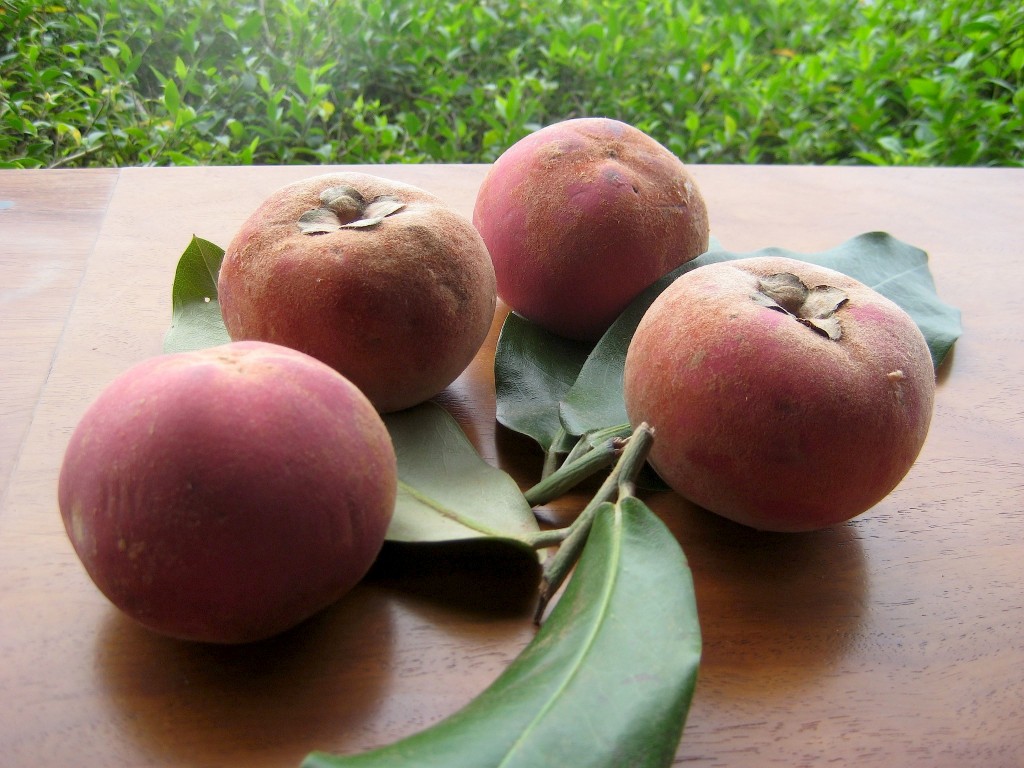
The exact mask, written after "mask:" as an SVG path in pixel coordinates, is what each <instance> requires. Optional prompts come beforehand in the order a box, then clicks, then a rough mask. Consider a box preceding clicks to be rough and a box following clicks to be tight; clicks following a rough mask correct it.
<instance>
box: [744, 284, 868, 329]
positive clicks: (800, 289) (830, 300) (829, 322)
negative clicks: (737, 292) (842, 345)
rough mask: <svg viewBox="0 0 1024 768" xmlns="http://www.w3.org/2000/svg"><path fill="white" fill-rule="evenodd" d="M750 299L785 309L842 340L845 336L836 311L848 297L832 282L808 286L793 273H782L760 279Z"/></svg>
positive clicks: (780, 309)
mask: <svg viewBox="0 0 1024 768" xmlns="http://www.w3.org/2000/svg"><path fill="white" fill-rule="evenodd" d="M751 298H753V300H754V301H755V302H757V303H758V304H760V305H762V306H765V307H767V308H768V309H773V310H775V311H776V312H783V313H785V314H787V315H790V316H791V317H793V318H794V319H795V320H796V321H797V322H799V323H802V324H803V325H806V326H807V327H808V328H810V329H811V330H813V331H816V332H817V333H820V334H821V335H822V336H827V337H828V338H830V339H832V341H839V339H840V338H841V337H842V335H843V329H842V326H841V325H840V323H839V318H838V317H836V316H835V313H836V310H837V309H839V307H841V306H842V305H843V304H845V303H846V302H847V301H848V300H849V299H848V297H847V295H846V293H845V292H844V291H841V290H840V289H838V288H835V287H833V286H831V285H817V286H815V287H814V288H808V287H807V286H806V285H805V284H804V282H803V281H802V280H801V279H800V278H799V277H797V276H796V275H794V274H792V273H791V272H779V273H778V274H775V275H769V276H768V277H763V278H761V280H759V281H758V291H757V293H755V294H754V295H753V296H752V297H751Z"/></svg>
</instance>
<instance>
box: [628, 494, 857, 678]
mask: <svg viewBox="0 0 1024 768" xmlns="http://www.w3.org/2000/svg"><path fill="white" fill-rule="evenodd" d="M647 501H648V503H649V505H650V506H651V508H652V509H654V510H655V511H656V512H658V514H659V515H660V516H661V517H662V519H663V520H664V521H665V522H666V523H667V524H668V526H669V528H670V529H671V530H672V531H673V533H674V534H675V535H676V537H677V538H678V539H679V541H680V543H681V544H682V547H683V550H684V552H685V553H686V556H687V559H688V561H689V564H690V568H691V570H692V572H693V577H694V587H695V590H696V594H697V607H698V611H699V614H700V622H701V631H702V635H703V639H704V652H703V658H702V663H701V685H700V688H701V690H702V691H703V695H705V696H714V695H716V694H717V695H723V696H725V695H728V696H750V695H756V696H760V697H764V696H766V695H767V696H772V695H786V694H787V693H791V692H792V691H793V690H794V689H795V688H799V687H801V686H803V685H805V684H807V683H810V682H812V681H813V680H814V679H815V678H817V677H818V676H820V675H822V674H827V673H828V671H829V670H830V669H832V668H834V666H835V665H836V664H837V663H838V662H839V661H840V660H841V659H842V658H843V656H844V655H845V654H846V653H847V652H848V651H849V650H851V649H852V648H853V647H854V645H855V644H856V643H857V641H858V638H859V637H860V635H861V633H862V624H863V621H864V619H865V618H866V615H867V611H868V607H867V601H868V599H869V596H868V593H869V589H868V576H867V573H866V566H865V555H864V549H863V546H862V544H861V541H860V539H859V538H858V537H857V532H856V528H855V527H854V526H852V525H850V524H844V525H838V526H834V527H831V528H827V529H824V530H820V531H811V532H806V533H770V532H764V531H757V530H754V529H753V528H748V527H746V526H743V525H739V524H737V523H733V522H731V521H729V520H726V519H725V518H722V517H720V516H718V515H714V514H711V513H710V512H707V511H706V510H703V509H700V508H699V507H696V506H694V505H692V504H689V503H688V502H685V501H683V500H682V499H681V498H680V497H678V496H676V495H675V494H672V493H670V492H666V493H659V494H653V495H652V496H651V497H650V498H648V499H647Z"/></svg>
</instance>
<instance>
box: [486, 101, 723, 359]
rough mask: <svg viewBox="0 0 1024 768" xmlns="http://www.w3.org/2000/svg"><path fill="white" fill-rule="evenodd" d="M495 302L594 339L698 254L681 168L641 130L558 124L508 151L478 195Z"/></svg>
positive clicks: (699, 209) (701, 244) (702, 223)
mask: <svg viewBox="0 0 1024 768" xmlns="http://www.w3.org/2000/svg"><path fill="white" fill-rule="evenodd" d="M473 223H474V224H475V225H476V227H477V229H479V230H480V233H481V234H482V235H483V238H484V242H485V243H486V244H487V248H488V250H489V251H490V254H491V259H492V261H493V262H494V269H495V273H496V275H497V280H498V295H499V296H500V297H501V299H502V300H503V301H504V302H505V303H506V304H508V305H509V306H510V307H511V308H512V309H514V310H515V311H516V312H518V313H519V314H521V315H523V316H524V317H526V318H527V319H529V320H531V321H533V322H535V323H537V324H538V325H540V326H542V327H544V328H546V329H547V330H549V331H551V332H553V333H556V334H558V335H560V336H564V337H567V338H571V339H578V340H584V341H594V340H596V339H598V338H599V337H600V336H601V334H603V333H604V331H605V330H607V328H608V326H609V325H611V323H612V322H613V321H614V320H615V318H617V317H618V316H619V314H620V313H621V312H622V310H624V309H625V308H626V306H627V305H628V304H629V303H630V301H631V300H632V299H633V298H635V297H636V296H637V294H639V293H640V292H641V291H643V289H644V288H646V287H647V286H648V285H650V284H651V283H653V282H654V281H655V280H657V279H658V278H660V277H661V276H662V275H664V274H666V273H668V272H671V271H672V270H673V269H675V268H676V267H678V266H679V265H681V264H683V263H685V262H687V261H689V260H690V259H692V258H694V257H696V256H698V255H700V254H701V253H704V252H705V251H706V250H707V248H708V231H709V230H708V227H709V225H708V213H707V207H706V206H705V203H704V199H703V197H702V196H701V193H700V190H699V189H698V188H697V185H696V183H695V182H694V180H693V178H692V177H691V176H690V174H689V172H688V171H687V169H686V167H685V166H684V165H683V163H682V161H680V160H679V159H678V158H677V157H676V156H675V155H673V154H672V153H671V152H670V151H669V150H668V149H666V148H665V147H664V146H662V145H661V144H659V143H658V142H657V141H655V140H654V139H653V138H651V137H650V136H648V135H647V134H646V133H644V132H643V131H640V130H638V129H637V128H634V127H632V126H630V125H627V124H626V123H622V122H619V121H617V120H611V119H607V118H599V117H589V118H578V119H573V120H566V121H563V122H560V123H555V124H553V125H549V126H547V127H545V128H542V129H540V130H539V131H536V132H534V133H532V134H530V135H528V136H526V137H525V138H523V139H521V140H520V141H519V142H517V143H516V144H514V145H512V146H511V147H510V148H509V149H508V150H506V151H505V152H504V153H503V154H502V155H501V156H500V157H499V158H498V159H497V160H496V161H495V162H494V164H493V165H492V166H491V168H490V169H489V170H488V172H487V175H486V176H485V177H484V180H483V182H482V184H481V186H480V189H479V191H478V193H477V199H476V205H475V207H474V211H473Z"/></svg>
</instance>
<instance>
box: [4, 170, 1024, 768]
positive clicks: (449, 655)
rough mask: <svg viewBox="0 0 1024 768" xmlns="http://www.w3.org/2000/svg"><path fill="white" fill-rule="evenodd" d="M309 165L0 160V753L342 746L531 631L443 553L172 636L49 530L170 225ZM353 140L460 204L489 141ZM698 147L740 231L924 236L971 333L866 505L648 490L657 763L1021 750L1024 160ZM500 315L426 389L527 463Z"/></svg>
mask: <svg viewBox="0 0 1024 768" xmlns="http://www.w3.org/2000/svg"><path fill="white" fill-rule="evenodd" d="M323 170H326V169H322V168H309V167H305V168H303V167H269V168H212V167H211V168H181V169H136V168H129V169H123V170H114V169H110V170H88V171H86V170H82V171H0V371H2V373H0V764H3V765H4V766H18V767H20V766H34V767H36V768H41V767H43V766H71V765H76V766H102V767H103V768H113V767H114V766H243V765H244V766H246V767H247V768H254V767H255V766H288V765H296V764H297V763H298V762H299V761H300V760H301V758H302V757H303V756H304V755H305V754H306V753H307V752H308V751H310V750H311V749H314V748H316V749H327V750H334V751H357V750H362V749H365V748H368V747H371V746H374V745H378V744H382V743H385V742H388V741H391V740H394V739H395V738H397V737H400V736H402V735H405V734H408V733H411V732H413V731H416V730H419V729H421V728H423V727H424V726H427V725H429V724H431V723H433V722H435V721H437V720H438V719H440V718H442V717H444V716H445V715H447V714H449V713H451V712H453V711H454V710H456V709H458V708H459V707H461V706H462V705H463V704H465V703H466V702H468V701H469V700H470V699H471V698H472V697H473V696H474V695H475V694H476V693H478V692H479V691H481V690H482V689H483V688H484V687H486V686H487V685H488V683H489V682H490V681H491V680H492V679H493V678H494V677H495V676H496V675H497V674H498V673H499V672H500V671H501V670H502V669H503V668H504V667H505V665H506V664H507V663H508V662H509V660H510V659H511V658H513V657H514V656H515V655H516V654H517V653H518V651H519V650H520V649H521V648H522V647H523V646H524V645H525V644H526V643H527V642H528V641H529V639H530V637H531V636H532V632H533V628H532V626H531V621H530V610H531V607H532V606H529V605H521V604H513V605H508V604H502V603H501V602H500V601H495V602H494V603H493V605H490V607H487V603H488V600H486V599H485V600H476V599H472V595H471V594H470V593H471V592H472V590H473V588H474V586H476V585H474V584H466V583H463V584H459V583H458V580H457V579H456V580H454V583H453V580H451V579H445V580H426V581H425V582H424V583H422V584H421V583H415V584H408V583H397V584H396V583H394V582H393V581H370V582H367V583H364V584H363V585H361V586H360V587H359V588H357V589H356V591H355V592H353V593H352V594H351V595H350V596H348V597H347V598H345V599H344V600H342V601H341V603H339V604H338V605H337V606H335V607H334V608H332V609H330V610H328V611H327V612H326V613H325V614H323V615H321V616H319V617H317V618H316V619H314V620H313V621H311V622H310V623H308V624H306V625H304V626H303V627H302V628H300V629H299V630H297V631H294V632H291V633H288V634H286V635H284V636H282V637H279V638H277V639H274V640H271V641H269V642H266V643H262V644H258V645H254V646H248V647H236V648H217V647H205V646H200V645H190V644H186V643H180V642H175V641H172V640H168V639H164V638H161V637H158V636H155V635H152V634H150V633H149V632H147V631H145V630H143V629H140V628H139V627H137V626H136V625H134V624H133V623H132V622H130V621H129V620H127V619H125V618H123V617H122V616H121V615H120V614H119V613H118V612H117V611H116V610H115V609H113V608H112V607H110V605H109V604H108V603H107V602H106V601H105V599H104V598H103V597H102V596H101V595H100V593H99V592H98V591H97V590H96V589H95V588H94V587H93V585H92V583H91V582H90V581H89V580H88V578H87V577H86V575H85V573H84V571H83V569H82V568H81V566H80V565H79V562H78V560H77V559H76V557H75V555H74V553H73V552H72V550H71V547H70V545H69V543H68V540H67V538H66V536H65V533H64V530H63V527H62V525H61V521H60V515H59V513H58V510H57V505H56V495H55V488H56V478H57V472H58V469H59V466H60V462H61V457H62V453H63V450H64V446H65V444H66V441H67V439H68V437H69V435H70V432H71V430H72V429H73V427H74V426H75V424H76V422H77V420H78V418H79V416H80V415H81V414H82V412H83V411H84V409H85V408H86V406H87V405H88V403H89V402H90V401H91V399H92V398H93V397H94V396H96V395H97V394H98V393H99V391H100V390H101V389H102V388H103V387H104V386H105V385H106V384H107V383H108V382H109V381H110V380H111V379H113V378H114V377H115V376H116V375H117V374H119V373H120V372H122V371H124V370H125V369H126V368H128V367H129V366H131V365H132V364H134V363H136V362H137V361H140V360H142V359H143V358H146V357H147V356H150V355H154V354H157V353H159V352H160V345H161V337H162V335H163V332H164V330H165V329H166V327H167V325H168V320H169V313H170V286H171V280H172V277H173V272H174V266H175V264H176V261H177V259H178V257H179V255H180V254H181V252H182V250H183V249H184V247H185V245H186V244H187V243H188V241H189V238H190V237H191V235H192V234H193V233H195V234H198V235H200V236H202V237H205V238H207V239H209V240H212V241H214V242H218V243H221V244H225V245H226V243H227V241H228V240H229V239H230V237H231V235H232V234H233V233H234V231H235V229H236V228H237V227H238V226H239V224H240V223H241V222H242V220H243V219H244V218H245V217H246V216H247V215H248V213H249V212H250V211H251V210H252V209H253V208H254V207H255V206H256V205H257V204H258V203H259V202H260V201H261V200H262V199H263V198H264V197H265V196H266V195H267V194H268V193H270V192H271V191H272V190H274V189H275V188H277V187H278V186H280V185H281V184H284V183H286V182H289V181H292V180H295V179H299V178H302V177H305V176H308V175H312V174H314V173H319V172H321V171H323ZM363 170H369V171H371V172H373V173H377V174H379V175H382V176H388V177H393V178H396V179H401V180H404V181H408V182H412V183H414V184H417V185H419V186H422V187H424V188H426V189H428V190H431V191H433V192H435V193H436V194H438V195H440V196H441V197H442V198H444V199H446V200H447V201H449V202H450V203H451V204H452V205H454V206H455V207H456V208H458V209H459V210H461V211H462V212H464V213H465V214H467V215H468V214H469V213H470V211H471V210H472V204H473V200H474V195H475V192H476V189H477V186H478V184H479V182H480V180H481V178H482V176H483V173H484V171H485V168H484V167H482V166H389V167H377V168H369V169H367V168H364V169H363ZM693 172H694V174H695V176H696V177H697V180H698V182H699V184H700V186H701V188H702V189H703V191H704V194H705V196H706V198H707V201H708V205H709V209H710V211H711V218H712V229H713V232H714V234H715V235H716V236H717V237H718V239H719V240H720V241H721V242H722V243H723V244H724V245H725V246H726V247H728V248H730V249H733V250H751V249H755V248H759V247H762V246H767V245H780V246H783V247H787V248H791V249H795V250H802V251H810V250H817V249H824V248H827V247H830V246H833V245H837V244H839V243H840V242H842V241H844V240H846V239H847V238H849V237H851V236H853V235H856V234H859V233H861V232H865V231H870V230H885V231H888V232H890V233H891V234H893V235H895V236H896V237H898V238H900V239H902V240H905V241H907V242H910V243H912V244H914V245H917V246H919V247H921V248H924V249H925V250H927V251H928V252H929V253H930V256H931V266H932V271H933V273H934V275H935V277H936V281H937V284H938V289H939V293H940V295H941V297H942V298H943V299H945V300H946V301H948V302H950V303H952V304H954V305H955V306H958V307H960V308H961V309H962V310H963V313H964V335H963V337H962V338H961V340H960V341H959V342H958V343H957V345H956V348H955V351H954V353H953V354H952V355H951V356H950V357H949V358H948V359H947V361H946V363H945V365H944V366H943V367H942V369H941V371H940V374H939V389H938V396H937V402H936V411H935V418H934V421H933V425H932V431H931V434H930V436H929V438H928V441H927V444H926V445H925V447H924V451H923V453H922V455H921V457H920V459H919V461H918V462H917V464H916V465H915V467H914V469H913V470H912V471H911V473H910V474H909V476H908V477H907V478H906V479H905V480H904V482H903V483H902V484H901V485H900V486H899V487H898V488H897V489H896V491H895V492H893V493H892V494H891V495H890V496H889V497H888V498H887V499H885V500H884V501H883V502H882V503H880V504H879V505H878V506H877V507H875V508H874V509H872V510H870V511H869V512H868V513H866V514H865V515H863V516H862V517H861V518H859V519H857V520H855V521H853V522H851V523H848V524H846V525H842V526H839V527H836V528H833V529H829V530H826V531H822V532H819V533H814V534H807V535H764V534H758V533H755V532H753V531H749V530H746V529H743V528H740V527H738V526H735V525H732V524H729V523H726V522H724V521H721V520H719V519H716V518H713V517H712V516H710V515H708V514H706V513H703V512H701V511H699V510H695V509H693V508H692V507H689V506H688V505H686V504H685V503H683V502H682V501H681V500H679V499H678V498H677V497H675V496H673V495H671V494H661V495H658V496H655V497H652V498H651V500H650V501H651V505H652V507H654V508H655V509H656V510H657V511H658V513H659V514H660V515H661V516H662V517H663V518H664V519H665V520H666V521H667V522H668V524H669V525H670V527H671V528H672V530H673V531H674V532H675V533H676V534H677V535H678V537H679V539H680V541H681V542H682V544H683V547H684V549H685V551H686V553H687V555H688V557H689V559H690V562H691V565H692V567H693V570H694V573H695V579H696V586H697V597H698V604H699V607H700V612H701V620H702V626H703V632H704V638H705V651H704V661H703V665H702V668H701V679H700V683H699V686H698V691H697V695H696V698H695V700H694V705H693V709H692V712H691V716H690V720H689V722H688V724H687V729H686V733H685V736H684V739H683V743H682V744H681V746H680V748H679V753H678V756H679V759H678V762H679V763H680V764H693V765H700V766H788V767H790V768H791V767H792V766H802V765H808V766H814V765H825V764H829V765H833V764H837V765H858V766H908V765H921V766H933V767H934V766H974V765H985V766H989V767H994V766H1006V767H1009V766H1018V767H1019V766H1022V765H1024V464H1022V456H1024V405H1022V403H1024V345H1022V339H1024V336H1022V331H1021V329H1022V327H1024V303H1022V298H1021V297H1022V295H1024V292H1022V288H1024V280H1022V275H1024V267H1022V256H1024V253H1022V243H1024V224H1022V222H1024V217H1022V211H1024V207H1022V206H1024V171H1021V170H980V169H978V170H967V169H896V168H894V169H866V168H842V169H840V168H805V167H715V166H706V167H696V168H693ZM500 319H501V311H499V314H498V316H497V317H496V319H495V326H494V328H495V330H496V329H497V327H498V322H499V321H500ZM494 340H495V337H494V334H493V333H492V336H491V338H490V339H489V340H488V342H487V344H486V345H485V347H484V349H483V350H482V351H481V353H480V355H479V356H478V359H477V360H476V361H475V362H474V363H473V365H472V366H471V367H470V369H469V370H467V372H466V373H465V374H464V375H463V377H462V378H460V379H459V381H457V382H456V383H455V384H454V385H453V386H452V387H451V391H450V392H449V394H448V395H447V402H448V403H449V404H452V405H453V407H454V408H455V410H457V412H458V415H459V418H460V419H461V420H462V421H463V423H464V424H465V425H466V426H467V428H468V429H469V431H470V434H472V435H473V438H474V440H475V442H476V444H477V446H478V447H479V449H480V451H481V453H482V454H483V456H484V457H485V458H486V459H488V460H489V461H492V462H495V463H497V464H499V465H501V466H502V467H504V468H506V469H507V470H509V471H510V472H511V473H512V474H513V476H515V477H516V478H517V479H519V480H520V481H521V482H523V483H527V482H529V481H531V480H532V479H534V478H535V477H536V474H537V472H538V471H539V462H540V457H539V455H538V454H537V453H536V452H534V451H533V449H532V447H531V445H530V444H528V443H527V442H525V441H524V440H523V439H520V438H518V437H517V436H515V435H511V434H509V433H508V432H506V431H504V430H503V429H498V428H496V426H495V422H494V396H493V378H492V373H491V364H492V356H493V347H494ZM560 503H562V504H566V505H569V506H571V505H572V504H573V503H575V500H574V499H572V498H570V499H568V500H566V501H564V502H560ZM554 512H555V513H556V514H557V513H558V512H559V509H557V508H556V509H555V510H554ZM655 598H656V596H652V599H655Z"/></svg>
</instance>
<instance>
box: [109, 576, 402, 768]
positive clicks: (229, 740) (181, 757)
mask: <svg viewBox="0 0 1024 768" xmlns="http://www.w3.org/2000/svg"><path fill="white" fill-rule="evenodd" d="M392 610H393V608H392V606H391V601H390V600H389V599H388V598H387V596H386V594H384V591H383V590H380V589H377V588H374V587H372V586H360V587H357V588H356V589H355V590H353V591H352V592H351V593H349V595H347V596H346V597H345V598H343V599H342V600H341V601H339V603H337V604H335V605H334V606H332V607H330V608H328V609H327V610H326V611H323V612H322V613H320V614H318V615H317V616H314V617H313V618H312V619H310V620H308V621H306V622H304V623H303V624H301V625H300V626H298V627H296V628H295V629H292V630H290V631H288V632H285V633H284V634H282V635H279V636H277V637H274V638H271V639H269V640H265V641H262V642H257V643H251V644H247V645H238V646H219V645H208V644H202V643H190V642H183V641H177V640H173V639H170V638H166V637H162V636H160V635H157V634H154V633H152V632H150V631H149V630H147V629H145V628H143V627H141V626H139V625H137V624H135V623H134V622H132V621H131V620H129V619H127V618H125V617H124V616H122V615H121V614H120V613H118V612H117V611H115V610H114V609H111V611H110V617H109V619H108V620H107V622H106V623H105V624H104V626H103V628H102V631H101V632H100V634H99V636H98V638H97V642H96V646H95V671H96V675H97V680H98V687H99V688H100V690H102V691H104V694H105V696H104V699H105V701H106V702H107V703H108V705H109V706H110V708H111V709H112V710H113V711H112V716H113V719H114V725H115V728H116V730H117V731H118V732H120V733H123V734H125V735H127V736H130V737H131V738H132V739H134V740H135V741H136V742H137V743H136V744H135V745H134V746H135V747H136V748H137V749H139V750H140V751H142V752H143V753H145V754H148V755H152V756H153V758H154V763H155V764H160V765H192V764H198V763H199V762H204V763H210V764H213V763H215V764H224V765H228V764H241V763H242V762H245V759H244V758H257V757H258V762H260V764H280V765H298V763H299V762H300V761H301V760H302V758H303V757H305V755H306V754H308V753H309V752H310V751H311V750H312V749H316V748H321V747H323V746H324V745H327V744H337V743H339V742H344V741H346V740H347V739H346V734H348V733H353V734H355V733H357V732H358V730H359V728H360V727H361V726H363V725H364V724H365V723H367V722H368V721H371V720H372V719H373V717H374V712H375V710H377V709H378V708H379V706H380V704H381V702H382V701H383V700H384V699H385V698H386V696H387V694H388V682H389V676H388V674H387V673H382V670H389V669H390V667H391V662H392V659H391V656H392V651H393V645H394V637H393V634H394V621H393V616H392Z"/></svg>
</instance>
